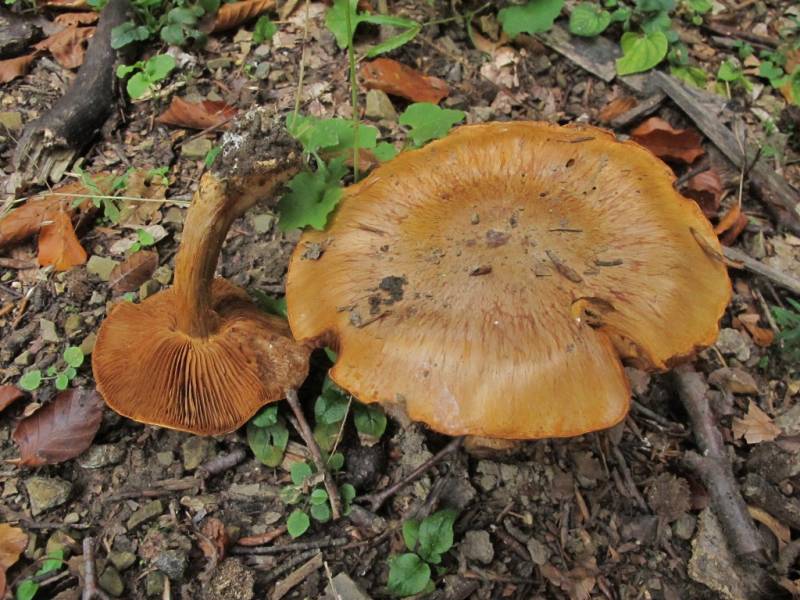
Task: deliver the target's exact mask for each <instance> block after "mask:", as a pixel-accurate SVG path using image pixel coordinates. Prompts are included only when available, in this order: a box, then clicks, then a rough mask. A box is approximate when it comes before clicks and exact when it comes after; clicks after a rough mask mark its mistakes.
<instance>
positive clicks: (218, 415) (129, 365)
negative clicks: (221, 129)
mask: <svg viewBox="0 0 800 600" xmlns="http://www.w3.org/2000/svg"><path fill="white" fill-rule="evenodd" d="M295 163H298V164H299V153H298V154H297V155H296V156H294V157H293V156H292V155H291V154H290V153H287V154H286V155H284V156H283V157H282V158H281V159H278V160H270V161H262V162H261V163H260V166H259V165H258V164H257V165H255V166H253V165H252V164H250V165H248V167H247V168H248V169H249V170H248V172H247V173H246V175H243V176H242V175H241V172H242V169H238V171H237V173H238V174H237V176H235V177H228V178H221V177H219V176H217V175H215V174H213V173H206V174H205V175H204V176H203V178H202V179H201V181H200V185H199V187H198V190H197V192H196V193H195V196H194V201H193V203H192V206H191V208H190V209H189V213H188V214H187V217H186V222H185V223H184V229H183V239H182V240H181V247H180V250H179V252H178V255H177V257H176V267H175V285H174V287H172V288H171V289H169V290H165V291H162V292H159V293H158V294H155V295H153V296H151V297H149V298H147V299H146V300H145V301H144V302H142V303H141V304H131V303H127V302H122V303H120V304H118V305H117V306H116V307H114V309H113V310H112V312H111V313H110V314H109V316H108V317H107V318H106V320H105V321H104V322H103V325H102V327H101V328H100V331H99V332H98V335H97V341H96V343H95V347H94V351H93V353H92V368H93V371H94V377H95V380H96V383H97V389H98V391H99V392H100V394H101V395H102V396H103V398H104V399H105V400H106V402H107V403H108V405H109V406H110V407H111V408H113V409H114V410H115V411H117V412H118V413H120V414H122V415H124V416H126V417H129V418H131V419H134V420H136V421H140V422H143V423H148V424H151V425H160V426H162V427H168V428H171V429H179V430H183V431H190V432H192V433H197V434H202V435H216V434H221V433H227V432H229V431H233V430H234V429H237V428H238V427H240V426H241V425H243V424H244V423H245V422H246V421H247V420H248V419H249V418H250V417H252V416H253V415H254V414H255V413H256V411H258V409H259V408H261V407H262V406H263V405H264V404H266V403H268V402H273V401H276V400H280V399H282V398H283V397H284V396H285V394H286V391H287V390H288V389H290V388H291V389H293V388H296V387H298V386H299V385H300V384H301V383H302V382H303V380H304V379H305V378H306V375H307V374H308V358H309V353H310V348H309V347H308V346H307V345H303V344H297V343H295V342H294V340H293V339H292V337H291V332H290V331H289V327H288V325H287V324H286V322H285V321H283V320H282V319H280V318H278V317H275V316H272V315H268V314H265V313H263V312H262V311H261V310H259V309H258V308H257V307H256V306H255V305H254V304H253V303H252V302H251V301H250V300H249V298H248V296H247V294H246V293H245V292H244V290H242V289H240V288H238V287H236V286H235V285H233V284H231V283H228V282H227V281H225V280H224V279H214V270H215V267H216V264H217V258H218V256H219V252H220V249H221V247H222V243H223V242H224V240H225V236H226V234H227V232H228V229H229V228H230V225H231V223H232V222H233V221H234V219H235V218H237V217H238V216H240V215H241V214H242V213H243V212H244V211H245V210H246V209H247V208H248V207H249V206H251V205H252V204H253V203H254V202H255V201H256V200H257V199H258V198H259V197H263V195H264V194H267V195H269V194H271V193H272V192H274V191H275V190H276V189H277V188H278V187H279V186H280V185H281V184H282V183H283V182H285V181H286V180H287V179H288V178H289V177H291V176H292V174H293V173H294V172H296V170H297V165H296V164H295ZM251 167H252V168H251ZM248 182H249V184H248Z"/></svg>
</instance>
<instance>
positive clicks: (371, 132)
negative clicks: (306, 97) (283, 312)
mask: <svg viewBox="0 0 800 600" xmlns="http://www.w3.org/2000/svg"><path fill="white" fill-rule="evenodd" d="M286 127H287V129H288V130H289V133H291V135H292V136H293V137H294V138H296V139H297V141H299V142H300V143H301V144H302V145H303V150H305V151H306V152H308V153H309V154H314V155H316V154H317V153H318V152H320V151H321V150H325V151H326V152H329V153H332V154H337V153H342V152H345V151H347V150H351V149H352V148H353V145H354V142H355V139H356V128H355V127H353V122H352V121H351V120H349V119H338V118H334V119H319V118H317V117H305V116H303V115H297V117H296V118H295V117H294V116H293V115H289V117H288V118H287V120H286ZM377 139H378V129H377V128H376V127H373V126H372V125H363V124H359V126H358V147H359V148H367V149H371V148H374V147H375V146H376V142H377Z"/></svg>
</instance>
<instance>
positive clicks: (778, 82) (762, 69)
mask: <svg viewBox="0 0 800 600" xmlns="http://www.w3.org/2000/svg"><path fill="white" fill-rule="evenodd" d="M758 76H759V77H763V78H765V79H769V84H770V85H771V86H772V87H774V88H777V87H781V86H782V85H785V84H786V82H787V81H788V78H786V77H785V76H784V72H783V69H782V68H781V67H779V66H778V65H776V64H775V63H773V62H771V61H768V60H766V61H764V62H762V63H761V65H760V66H759V67H758Z"/></svg>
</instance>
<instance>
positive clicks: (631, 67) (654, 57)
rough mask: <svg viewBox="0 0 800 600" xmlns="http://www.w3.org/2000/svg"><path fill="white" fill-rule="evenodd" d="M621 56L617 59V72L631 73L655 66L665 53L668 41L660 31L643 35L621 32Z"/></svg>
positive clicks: (622, 73) (621, 73)
mask: <svg viewBox="0 0 800 600" xmlns="http://www.w3.org/2000/svg"><path fill="white" fill-rule="evenodd" d="M620 45H621V46H622V58H618V59H617V74H619V75H631V74H633V73H641V72H643V71H647V70H649V69H652V68H653V67H655V66H656V65H657V64H658V63H660V62H661V61H662V60H664V57H665V56H666V55H667V49H668V47H669V42H667V36H665V35H664V34H663V33H662V32H661V31H654V32H652V33H647V34H644V35H638V34H636V33H633V32H630V31H629V32H627V33H624V34H622V39H621V40H620Z"/></svg>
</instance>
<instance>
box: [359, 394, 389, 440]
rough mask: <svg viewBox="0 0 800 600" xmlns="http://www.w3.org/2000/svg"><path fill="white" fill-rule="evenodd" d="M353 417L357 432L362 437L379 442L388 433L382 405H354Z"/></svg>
mask: <svg viewBox="0 0 800 600" xmlns="http://www.w3.org/2000/svg"><path fill="white" fill-rule="evenodd" d="M353 415H354V421H355V424H356V430H357V431H358V432H359V433H360V434H362V435H365V436H368V437H370V438H372V439H373V440H378V439H380V437H381V436H382V435H383V432H384V431H386V414H385V413H384V412H383V409H382V408H381V406H380V404H361V403H360V402H356V403H355V404H354V405H353Z"/></svg>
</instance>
